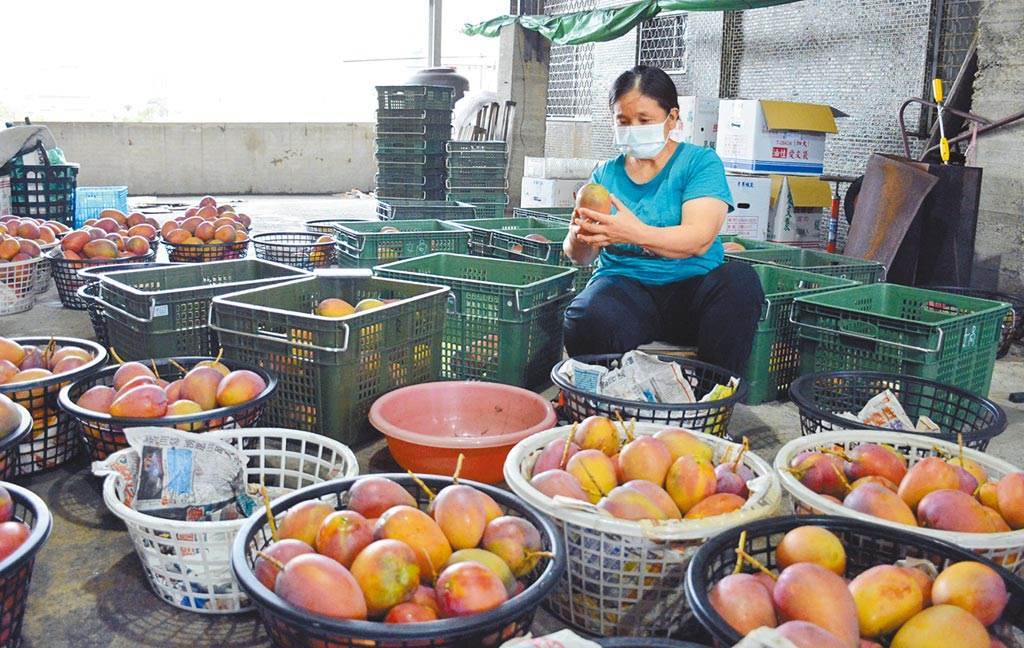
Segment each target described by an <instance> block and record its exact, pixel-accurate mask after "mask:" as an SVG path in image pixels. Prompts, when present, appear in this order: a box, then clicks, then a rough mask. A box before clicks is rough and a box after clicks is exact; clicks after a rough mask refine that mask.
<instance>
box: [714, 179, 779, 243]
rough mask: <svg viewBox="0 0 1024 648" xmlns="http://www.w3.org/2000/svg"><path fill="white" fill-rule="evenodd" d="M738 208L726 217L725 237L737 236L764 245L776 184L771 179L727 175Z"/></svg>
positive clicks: (723, 227) (734, 202) (723, 232)
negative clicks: (761, 242)
mask: <svg viewBox="0 0 1024 648" xmlns="http://www.w3.org/2000/svg"><path fill="white" fill-rule="evenodd" d="M725 180H726V182H727V183H728V184H729V191H730V192H732V202H733V204H734V205H736V208H735V209H734V210H733V211H731V212H730V213H729V214H728V215H727V216H726V217H725V225H723V226H722V234H735V235H737V236H742V237H744V238H749V239H754V240H758V241H763V240H765V238H766V237H767V235H768V216H769V212H770V211H771V197H772V180H771V178H770V177H768V176H753V175H742V174H739V173H726V174H725Z"/></svg>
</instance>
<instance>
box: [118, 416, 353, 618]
mask: <svg viewBox="0 0 1024 648" xmlns="http://www.w3.org/2000/svg"><path fill="white" fill-rule="evenodd" d="M203 438H204V439H217V440H220V441H226V442H228V443H232V444H233V445H235V446H237V447H239V448H240V449H241V450H242V453H243V454H245V455H246V456H247V457H248V458H249V465H248V466H247V467H246V470H245V476H246V479H247V481H248V482H249V483H255V484H259V483H263V484H265V485H266V486H267V488H268V489H274V490H276V492H278V493H279V492H280V490H282V489H283V490H288V491H292V490H295V489H298V488H302V487H304V486H310V485H312V484H319V483H321V482H324V481H327V480H330V479H337V478H340V477H351V476H355V475H357V474H359V466H358V464H357V463H356V457H355V455H354V454H353V453H352V451H351V450H349V449H348V447H346V446H345V445H343V444H341V443H339V442H337V441H334V440H332V439H328V438H327V437H324V436H320V435H318V434H313V433H311V432H301V431H299V430H286V429H281V428H243V429H236V430H221V431H217V432H204V433H203ZM126 452H134V450H132V449H130V448H129V449H125V450H120V451H118V452H117V453H115V454H114V455H111V456H112V457H113V456H116V455H117V454H121V453H126ZM124 496H125V492H124V482H123V481H122V480H121V479H120V478H119V477H118V476H117V475H113V474H112V475H109V476H108V477H107V478H106V481H105V482H104V483H103V501H104V502H105V503H106V505H107V508H109V509H110V511H111V512H112V513H113V514H114V515H116V516H117V517H119V518H121V520H123V521H124V523H125V526H126V527H128V534H129V535H130V536H131V539H132V542H133V543H134V544H135V551H136V553H138V555H139V560H141V561H142V567H143V570H144V571H145V572H146V577H147V578H148V579H149V584H150V586H152V588H153V591H154V592H156V594H157V596H159V597H160V598H161V599H163V600H164V601H165V602H167V603H170V604H171V605H173V606H175V607H179V608H182V609H184V610H189V611H190V612H201V613H207V614H226V613H232V612H246V611H248V610H249V609H250V608H251V605H252V603H251V601H250V600H249V598H248V597H247V596H246V595H245V593H244V592H243V590H242V589H241V588H240V587H239V586H238V583H237V582H235V578H234V576H233V575H232V573H231V543H232V542H233V541H234V539H235V534H236V533H237V532H238V529H239V528H241V526H242V524H243V523H244V522H245V520H244V519H239V520H229V521H222V522H182V521H177V520H166V519H164V518H159V517H154V516H152V515H146V514H144V513H140V512H138V511H135V510H134V509H131V508H129V507H128V506H127V505H125V504H124ZM256 514H259V515H262V514H263V507H260V508H259V509H258V513H254V515H256Z"/></svg>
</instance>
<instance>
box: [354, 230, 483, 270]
mask: <svg viewBox="0 0 1024 648" xmlns="http://www.w3.org/2000/svg"><path fill="white" fill-rule="evenodd" d="M385 227H392V228H395V229H397V230H399V231H398V232H381V229H382V228H385ZM469 237H470V231H469V230H467V229H466V228H465V227H462V226H460V225H456V224H454V223H451V222H449V221H443V220H434V219H428V220H396V221H387V222H370V223H346V224H342V225H338V226H337V227H335V228H334V238H335V239H336V240H337V242H338V245H337V247H338V265H339V266H340V267H343V268H372V267H373V266H375V265H379V264H381V263H389V262H391V261H399V260H401V259H408V258H410V257H417V256H423V255H424V254H433V253H434V252H454V253H458V254H467V253H468V252H469Z"/></svg>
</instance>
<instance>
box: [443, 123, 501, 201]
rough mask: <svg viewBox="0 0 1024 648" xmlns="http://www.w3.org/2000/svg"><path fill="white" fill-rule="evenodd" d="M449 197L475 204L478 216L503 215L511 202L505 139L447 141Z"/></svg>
mask: <svg viewBox="0 0 1024 648" xmlns="http://www.w3.org/2000/svg"><path fill="white" fill-rule="evenodd" d="M446 186H447V187H448V194H447V195H448V200H457V201H459V202H465V203H469V204H471V205H474V206H476V211H477V214H476V215H477V218H500V217H502V216H504V215H505V207H507V206H508V146H507V145H506V143H505V142H500V141H492V142H448V180H447V184H446Z"/></svg>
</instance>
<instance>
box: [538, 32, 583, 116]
mask: <svg viewBox="0 0 1024 648" xmlns="http://www.w3.org/2000/svg"><path fill="white" fill-rule="evenodd" d="M593 72H594V45H593V43H590V44H587V45H552V46H551V66H550V68H549V71H548V74H549V76H548V117H562V118H581V117H590V94H591V85H592V80H593Z"/></svg>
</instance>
